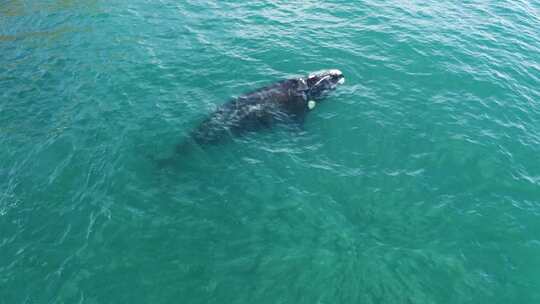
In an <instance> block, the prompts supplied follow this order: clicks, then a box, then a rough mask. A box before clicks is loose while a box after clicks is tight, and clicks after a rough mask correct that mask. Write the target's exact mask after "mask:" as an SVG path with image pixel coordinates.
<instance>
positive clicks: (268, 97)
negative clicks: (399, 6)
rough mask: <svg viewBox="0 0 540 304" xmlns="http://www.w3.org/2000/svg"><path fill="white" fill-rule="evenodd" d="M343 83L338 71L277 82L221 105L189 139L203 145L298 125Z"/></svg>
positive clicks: (341, 75)
mask: <svg viewBox="0 0 540 304" xmlns="http://www.w3.org/2000/svg"><path fill="white" fill-rule="evenodd" d="M344 81H345V78H344V77H343V74H342V73H341V71H339V70H324V71H319V72H315V73H311V74H309V75H307V76H305V77H299V78H293V79H287V80H283V81H279V82H277V83H275V84H272V85H269V86H266V87H264V88H261V89H258V90H256V91H253V92H250V93H247V94H244V95H242V96H240V97H238V98H236V99H233V100H231V101H229V102H227V103H225V104H223V105H221V106H220V107H218V108H217V109H216V110H215V111H214V112H213V113H211V114H210V115H209V116H208V117H207V118H206V119H204V120H203V121H202V122H201V123H200V124H199V125H198V127H197V128H195V129H194V130H193V131H192V132H191V133H190V138H191V139H192V140H193V141H195V142H196V143H197V144H199V145H201V146H204V145H208V144H217V143H221V142H224V141H226V140H227V139H230V138H231V137H235V136H240V135H242V134H244V133H246V132H252V131H258V130H261V129H267V128H271V127H272V126H273V125H275V124H277V123H280V122H296V123H302V122H303V121H304V118H305V116H306V115H307V113H308V112H309V111H310V110H311V109H312V108H313V107H314V105H315V101H318V100H321V99H322V98H324V97H325V95H326V94H327V93H328V92H329V91H332V90H334V89H335V88H336V87H337V85H338V84H342V83H343V82H344Z"/></svg>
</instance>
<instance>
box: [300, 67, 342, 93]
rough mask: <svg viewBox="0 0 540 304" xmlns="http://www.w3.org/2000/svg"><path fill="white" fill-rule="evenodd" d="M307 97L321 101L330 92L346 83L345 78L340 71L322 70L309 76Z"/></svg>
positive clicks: (307, 79) (307, 78)
mask: <svg viewBox="0 0 540 304" xmlns="http://www.w3.org/2000/svg"><path fill="white" fill-rule="evenodd" d="M305 80H306V83H307V88H308V89H307V95H308V98H309V99H321V98H324V97H325V96H326V94H328V93H329V92H330V91H333V90H335V89H336V87H337V86H338V85H340V84H343V83H345V77H344V76H343V73H341V71H340V70H336V69H332V70H322V71H318V72H314V73H311V74H309V75H308V76H307V77H306V78H305Z"/></svg>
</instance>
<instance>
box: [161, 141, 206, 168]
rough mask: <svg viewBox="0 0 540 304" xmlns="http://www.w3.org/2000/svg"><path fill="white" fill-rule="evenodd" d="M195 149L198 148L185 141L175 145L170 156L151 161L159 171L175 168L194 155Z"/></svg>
mask: <svg viewBox="0 0 540 304" xmlns="http://www.w3.org/2000/svg"><path fill="white" fill-rule="evenodd" d="M197 149H200V147H198V145H197V144H196V143H194V142H193V141H192V140H185V141H183V142H181V143H179V144H178V145H176V147H175V149H174V152H173V153H172V155H170V156H167V157H165V158H154V159H153V161H154V162H155V164H156V166H157V167H158V169H160V170H163V169H171V168H177V167H178V166H180V165H181V163H182V161H185V159H186V157H189V156H190V155H191V156H193V155H195V154H196V152H197Z"/></svg>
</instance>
